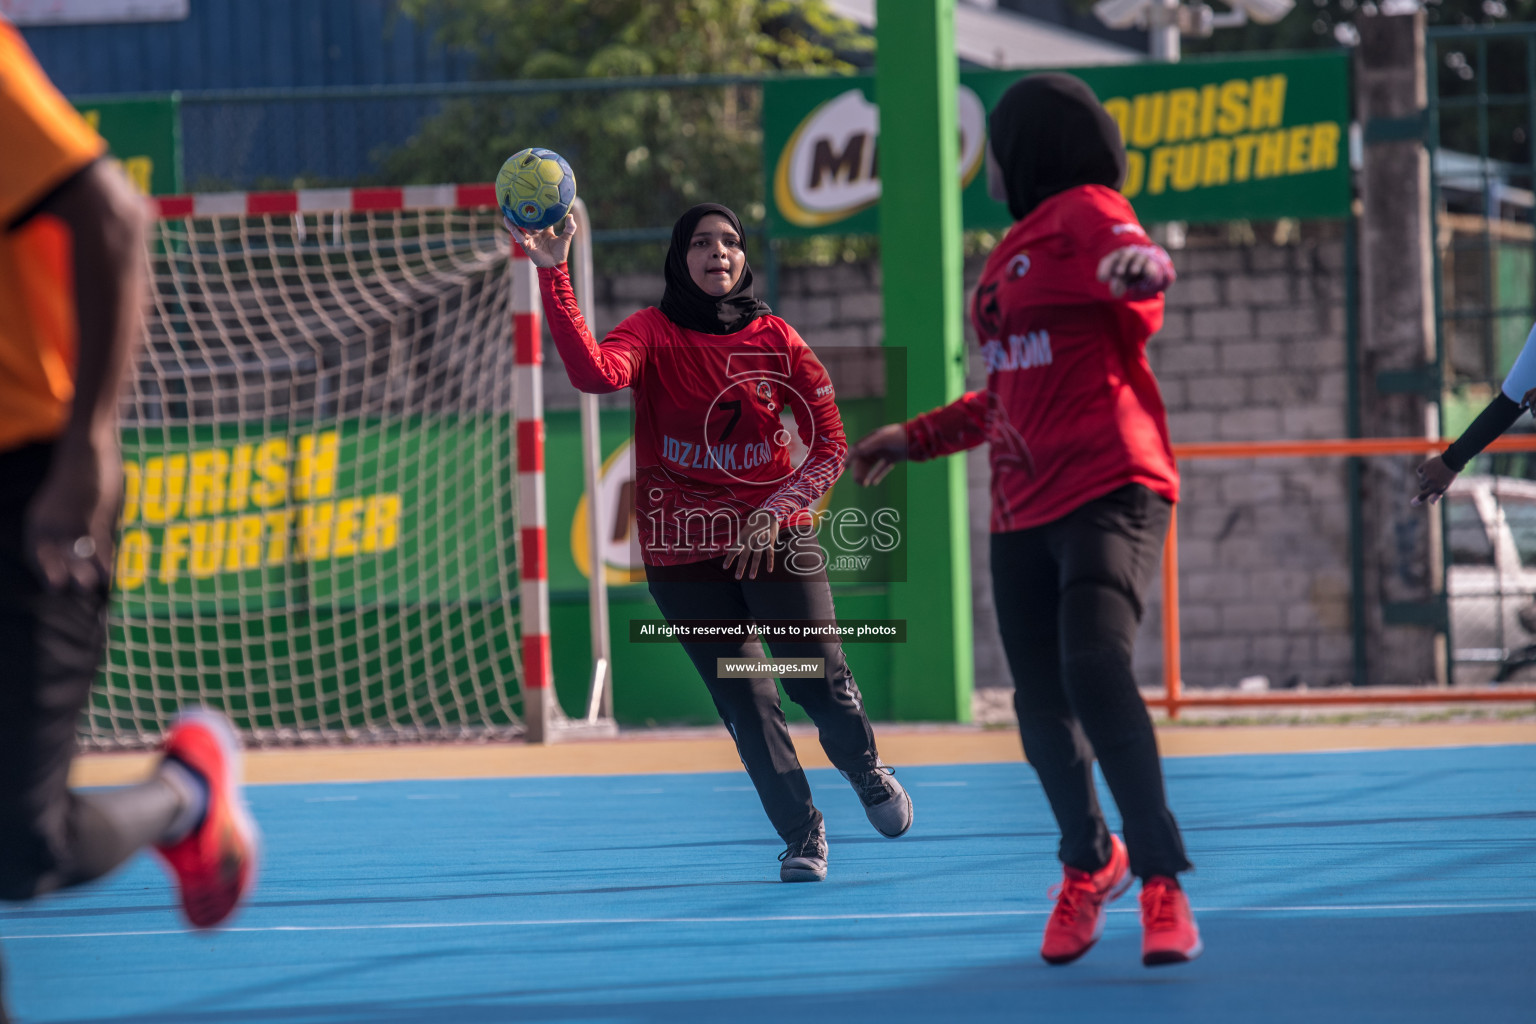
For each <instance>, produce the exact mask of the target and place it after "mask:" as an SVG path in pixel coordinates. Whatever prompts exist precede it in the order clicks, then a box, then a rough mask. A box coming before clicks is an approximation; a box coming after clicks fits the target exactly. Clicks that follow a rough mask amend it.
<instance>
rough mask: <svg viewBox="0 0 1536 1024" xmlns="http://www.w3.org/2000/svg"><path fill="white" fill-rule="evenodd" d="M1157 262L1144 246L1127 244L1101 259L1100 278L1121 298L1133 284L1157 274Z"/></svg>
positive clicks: (1113, 293)
mask: <svg viewBox="0 0 1536 1024" xmlns="http://www.w3.org/2000/svg"><path fill="white" fill-rule="evenodd" d="M1157 271H1158V267H1157V262H1156V261H1155V260H1154V259H1153V258H1152V254H1151V253H1150V252H1148V251H1147V249H1146V247H1144V246H1136V245H1127V246H1124V247H1122V248H1119V249H1116V250H1115V251H1114V252H1112V253H1110V254H1109V255H1108V256H1105V257H1104V258H1103V259H1101V260H1099V270H1098V278H1099V280H1100V281H1102V282H1104V283H1105V284H1107V285H1109V292H1110V294H1111V295H1113V296H1115V297H1116V298H1119V297H1120V296H1122V295H1124V294H1125V290H1126V289H1127V288H1129V287H1131V286H1132V285H1135V284H1139V283H1140V282H1142V281H1144V280H1145V279H1146V278H1148V277H1150V276H1152V275H1154V274H1156V273H1157Z"/></svg>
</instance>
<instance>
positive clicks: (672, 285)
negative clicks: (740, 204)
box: [661, 203, 773, 334]
mask: <svg viewBox="0 0 1536 1024" xmlns="http://www.w3.org/2000/svg"><path fill="white" fill-rule="evenodd" d="M712 213H718V214H719V215H720V216H722V217H724V218H725V219H726V220H728V221H730V222H731V227H733V228H735V229H736V237H738V238H740V239H741V240H742V241H743V243H745V241H746V237H747V236H746V234H745V233H744V232H743V231H742V230H741V221H740V220H738V219H737V218H736V215H735V214H734V213H732V212H731V211H730V209H729V208H727V207H724V206H721V205H720V204H719V203H700V204H699V205H698V206H695V207H694V208H693V209H691V210H689V211H688V212H687V213H685V214H683V215H682V216H681V217H679V218H678V221H677V223H676V224H674V225H673V226H672V247H671V248H670V249H668V250H667V263H666V266H665V268H663V274H665V276H666V279H667V288H666V291H664V292H662V294H661V311H662V312H663V313H665V314H666V316H667V319H668V320H671V321H672V322H673V323H675V324H677V326H679V327H685V328H687V329H688V330H690V331H700V332H702V333H704V334H735V333H736V332H737V331H739V330H741V329H742V328H743V327H745V326H747V325H748V324H750V323H751V322H752V321H753V320H756V319H757V318H758V317H760V316H762V315H763V314H765V313H772V312H773V310H771V309H769V308H768V303H766V302H764V301H763V300H762V299H758V298H754V297H753V295H752V268H751V267H749V266H747V265H746V264H745V263H743V264H742V267H741V277H739V278H737V280H736V286H735V287H734V288H732V289H731V290H730V291H728V292H726V293H725V294H724V295H721V296H719V297H718V298H717V297H715V296H713V295H710V294H709V293H708V292H706V291H705V290H704V289H702V288H700V287H699V286H698V285H696V284H694V283H693V276H692V275H691V274H689V273H688V243H689V242H691V241H693V232H694V229H695V228H697V227H698V226H699V221H701V220H703V219H704V218H705V217H707V216H709V215H710V214H712Z"/></svg>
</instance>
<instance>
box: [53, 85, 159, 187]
mask: <svg viewBox="0 0 1536 1024" xmlns="http://www.w3.org/2000/svg"><path fill="white" fill-rule="evenodd" d="M76 109H78V110H79V111H80V116H81V117H83V118H85V120H86V123H87V124H89V125H90V126H91V127H92V128H94V129H95V130H96V132H97V134H99V135H100V136H101V137H102V138H104V139H106V140H107V146H108V148H109V149H111V151H112V155H113V156H115V157H117V159H118V160H120V161H122V165H123V170H124V171H125V172H126V173H127V174H128V177H129V179H130V180H131V181H132V182H133V183H134V185H135V186H136V187H137V188H138V190H139V191H140V192H142V193H144V194H145V195H147V196H168V195H176V194H177V193H179V192H180V191H181V107H180V103H179V101H178V100H177V98H176V97H175V96H174V95H173V96H168V97H166V98H165V99H155V100H102V101H100V102H96V103H89V104H81V105H77V107H76Z"/></svg>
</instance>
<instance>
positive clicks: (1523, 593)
mask: <svg viewBox="0 0 1536 1024" xmlns="http://www.w3.org/2000/svg"><path fill="white" fill-rule="evenodd" d="M1445 501H1446V533H1445V543H1446V547H1447V549H1448V550H1449V554H1450V569H1449V572H1448V573H1447V578H1446V592H1447V595H1448V597H1449V600H1450V617H1451V643H1452V645H1453V651H1452V661H1453V662H1454V663H1455V665H1454V670H1453V671H1454V675H1453V678H1454V679H1455V681H1456V682H1457V683H1459V684H1462V685H1466V684H1468V683H1483V682H1490V681H1495V680H1498V681H1502V680H1504V679H1508V678H1511V677H1513V675H1514V673H1515V672H1517V671H1519V670H1520V669H1521V668H1522V667H1523V665H1524V664H1525V663H1526V660H1527V657H1529V659H1530V660H1529V663H1530V664H1531V665H1532V666H1533V667H1532V668H1530V669H1528V670H1527V671H1526V673H1524V674H1525V675H1526V676H1527V678H1531V677H1536V648H1532V649H1531V650H1530V651H1527V648H1528V647H1532V645H1536V634H1533V633H1532V632H1531V630H1529V629H1527V625H1529V626H1532V627H1536V607H1532V597H1533V595H1536V481H1533V480H1523V479H1520V478H1518V477H1508V476H1463V477H1458V478H1457V480H1456V482H1455V483H1454V484H1452V485H1451V489H1450V491H1449V492H1447V494H1446V497H1445ZM1526 609H1529V610H1527V611H1526V614H1525V615H1524V616H1523V617H1522V616H1521V614H1520V613H1521V612H1522V610H1526ZM1522 618H1524V620H1525V623H1526V624H1525V625H1523V624H1522V622H1521V619H1522Z"/></svg>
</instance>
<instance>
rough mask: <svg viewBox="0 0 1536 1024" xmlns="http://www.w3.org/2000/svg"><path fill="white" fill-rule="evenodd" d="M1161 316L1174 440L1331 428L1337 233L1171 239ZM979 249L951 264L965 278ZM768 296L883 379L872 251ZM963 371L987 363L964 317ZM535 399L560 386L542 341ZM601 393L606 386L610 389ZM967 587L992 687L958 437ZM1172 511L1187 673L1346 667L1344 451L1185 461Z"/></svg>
mask: <svg viewBox="0 0 1536 1024" xmlns="http://www.w3.org/2000/svg"><path fill="white" fill-rule="evenodd" d="M1174 262H1175V264H1176V266H1177V267H1178V270H1179V281H1178V283H1177V284H1175V285H1174V287H1173V288H1172V289H1171V290H1170V292H1169V296H1168V307H1167V316H1166V320H1165V324H1164V328H1163V330H1162V331H1161V332H1160V333H1159V334H1158V335H1157V336H1155V337H1154V338H1153V339H1152V341H1151V343H1150V345H1149V348H1148V353H1149V358H1150V361H1151V363H1152V368H1153V370H1154V372H1156V374H1157V376H1158V380H1159V382H1160V383H1161V385H1162V388H1163V397H1164V401H1165V402H1166V404H1167V407H1168V419H1169V429H1170V431H1171V433H1172V435H1173V439H1174V441H1175V442H1192V441H1209V440H1224V441H1249V440H1274V439H1296V438H1332V437H1342V436H1344V433H1345V405H1346V396H1345V379H1346V378H1345V349H1344V331H1345V328H1344V316H1345V311H1344V281H1343V248H1342V244H1341V243H1340V242H1337V241H1326V242H1317V243H1308V244H1303V245H1297V246H1246V247H1245V246H1234V247H1221V248H1201V249H1187V250H1182V251H1180V252H1176V253H1175V254H1174ZM980 269H981V262H980V261H979V260H972V261H969V262H968V264H967V267H966V286H967V294H969V289H970V288H971V287H973V286H974V284H975V280H976V278H977V276H978V275H979V273H980ZM597 284H598V287H597V310H596V314H595V316H594V320H595V321H596V323H595V325H594V326H595V328H596V330H597V331H598V332H599V335H601V333H602V332H605V331H607V330H608V329H610V328H611V327H612V326H613V325H614V324H616V323H618V322H619V321H620V320H621V319H623V318H624V317H625V316H627V315H629V314H630V313H632V312H634V311H635V310H637V309H640V308H642V307H644V306H647V305H651V304H654V303H655V302H656V301H658V299H659V298H660V295H661V291H662V280H661V276H660V275H659V274H625V275H617V276H613V277H609V278H603V279H600V280H599V281H598V282H597ZM775 311H776V312H778V313H779V314H780V315H782V316H783V317H784V318H785V319H786V320H788V321H789V322H790V323H791V324H793V325H794V326H795V328H796V329H797V330H798V331H799V332H800V333H801V335H802V336H804V337H805V339H806V340H807V341H808V342H809V343H810V344H811V345H812V346H813V347H814V348H815V349H816V350H817V354H818V355H819V356H820V357H821V359H822V361H823V362H824V363H825V364H826V365H827V369H828V372H829V373H830V374H831V375H832V378H833V380H834V381H835V382H836V383H837V387H838V393H839V394H841V395H845V396H848V397H853V396H857V395H873V394H879V393H881V392H882V390H883V371H882V365H883V364H882V361H881V358H880V356H879V354H878V348H879V345H880V343H881V339H882V336H883V331H882V325H881V319H880V317H881V303H880V275H879V268H878V266H869V265H863V264H840V265H837V266H832V267H786V268H781V270H780V273H779V294H778V297H777V304H776V307H775ZM966 340H967V347H968V352H969V353H970V360H969V365H968V375H967V376H968V384H969V386H970V387H981V386H982V385H983V384H984V382H985V371H984V368H983V367H982V365H981V361H980V358H979V350H978V348H977V347H976V345H975V339H974V338H973V337H971V334H970V328H969V324H967V325H966ZM545 358H546V360H547V363H546V371H545V394H546V401H547V404H548V406H549V407H550V408H562V407H572V406H574V403H575V398H576V395H575V392H574V389H572V388H571V386H570V383H569V381H568V380H566V377H565V373H564V371H563V368H562V367H561V366H560V363H559V356H558V353H556V352H555V351H554V350H553V346H547V347H546V353H545ZM625 400H626V399H625V398H623V397H621V396H611V397H609V398H607V399H605V402H619V403H622V402H624V401H625ZM966 458H967V467H968V470H969V474H968V479H969V482H970V483H969V496H970V506H971V565H972V601H973V607H974V612H975V642H976V651H975V665H976V681H977V685H979V686H1008V685H1011V677H1010V675H1009V672H1008V667H1007V663H1006V660H1005V658H1004V656H1003V650H1002V645H1001V642H1000V640H999V638H998V631H997V623H996V617H995V612H994V610H993V605H992V594H991V580H990V571H989V568H988V556H987V552H988V546H987V541H988V531H987V517H988V507H989V505H988V503H989V500H990V496H989V491H988V487H989V472H988V468H987V455H986V451H985V449H978V450H975V451H972V452H969V453H967V456H966ZM1181 471H1182V474H1183V488H1184V491H1183V500H1182V502H1181V504H1180V511H1179V542H1180V543H1179V549H1180V555H1181V558H1180V581H1179V582H1180V598H1181V599H1180V614H1181V619H1180V621H1181V632H1182V637H1183V676H1184V682H1185V684H1186V685H1187V686H1191V687H1200V686H1223V685H1232V684H1235V683H1237V682H1238V681H1239V680H1240V679H1242V678H1244V677H1247V676H1254V675H1262V676H1266V677H1268V678H1269V679H1270V681H1271V683H1272V684H1273V685H1277V686H1283V685H1294V684H1296V683H1301V682H1305V683H1307V684H1309V685H1313V686H1317V685H1326V684H1329V683H1334V682H1341V681H1344V680H1347V679H1348V678H1349V675H1350V669H1351V658H1352V648H1351V634H1350V625H1349V587H1350V580H1349V549H1348V505H1347V496H1346V492H1345V480H1346V478H1345V473H1346V469H1345V465H1344V462H1343V460H1340V459H1334V460H1311V459H1242V460H1226V461H1185V462H1184V463H1183V464H1182V466H1181ZM1161 593H1162V586H1161V580H1160V579H1159V580H1156V581H1154V583H1153V585H1152V587H1151V588H1150V592H1149V594H1148V603H1147V610H1146V615H1145V618H1144V621H1143V626H1142V632H1141V636H1140V638H1139V640H1138V644H1137V658H1136V671H1137V677H1138V679H1139V680H1140V681H1141V682H1142V684H1143V685H1145V686H1161V685H1162V682H1163V679H1162V643H1161V636H1162V600H1161Z"/></svg>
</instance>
